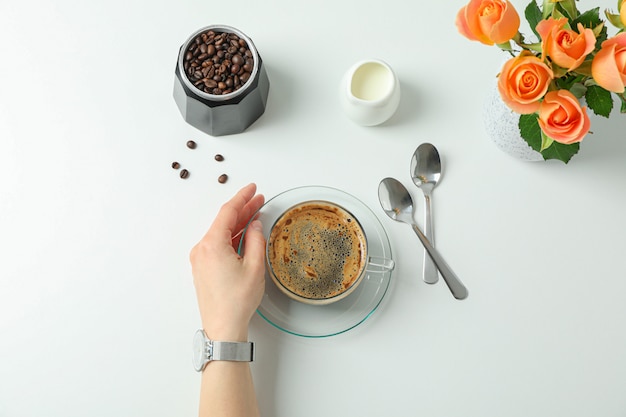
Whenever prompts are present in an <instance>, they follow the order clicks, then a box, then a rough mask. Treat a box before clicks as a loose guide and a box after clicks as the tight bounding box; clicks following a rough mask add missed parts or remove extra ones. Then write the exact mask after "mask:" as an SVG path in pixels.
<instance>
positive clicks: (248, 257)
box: [243, 220, 265, 275]
mask: <svg viewBox="0 0 626 417" xmlns="http://www.w3.org/2000/svg"><path fill="white" fill-rule="evenodd" d="M243 245H244V263H245V264H246V265H248V267H249V268H252V270H253V271H255V273H258V274H261V275H262V273H263V271H264V270H265V237H264V236H263V224H262V223H261V221H260V220H254V221H253V222H252V223H250V227H249V228H248V232H247V233H246V235H245V236H244V242H243Z"/></svg>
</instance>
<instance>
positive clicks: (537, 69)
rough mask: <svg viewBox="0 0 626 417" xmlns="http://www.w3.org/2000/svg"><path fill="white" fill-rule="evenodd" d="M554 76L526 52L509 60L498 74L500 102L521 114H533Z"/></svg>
mask: <svg viewBox="0 0 626 417" xmlns="http://www.w3.org/2000/svg"><path fill="white" fill-rule="evenodd" d="M553 77H554V74H553V73H552V70H551V69H550V68H549V67H548V66H547V65H546V64H545V63H544V62H543V61H542V60H541V59H539V58H537V57H536V56H534V55H533V54H532V53H530V52H528V51H524V52H522V53H521V54H520V55H519V56H517V57H514V58H511V59H509V60H508V61H507V62H506V63H505V64H504V66H503V67H502V71H501V72H500V76H499V78H498V90H499V91H500V96H501V97H502V101H504V102H505V103H506V105H507V106H509V107H510V108H511V109H512V110H513V111H515V112H517V113H521V114H530V113H534V112H536V111H537V110H538V109H539V100H540V99H541V98H542V97H543V95H544V94H545V93H546V91H548V86H549V85H550V81H552V78H553Z"/></svg>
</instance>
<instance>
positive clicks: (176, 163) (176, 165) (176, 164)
mask: <svg viewBox="0 0 626 417" xmlns="http://www.w3.org/2000/svg"><path fill="white" fill-rule="evenodd" d="M172 168H174V169H178V168H180V164H179V163H178V162H172Z"/></svg>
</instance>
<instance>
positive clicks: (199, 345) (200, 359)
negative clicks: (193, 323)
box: [193, 330, 207, 372]
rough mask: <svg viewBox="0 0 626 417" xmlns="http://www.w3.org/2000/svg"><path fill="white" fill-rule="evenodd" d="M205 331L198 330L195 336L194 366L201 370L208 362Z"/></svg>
mask: <svg viewBox="0 0 626 417" xmlns="http://www.w3.org/2000/svg"><path fill="white" fill-rule="evenodd" d="M205 346H206V341H205V336H204V331H202V330H198V331H197V332H196V334H195V335H194V337H193V367H194V368H195V369H196V371H198V372H200V371H201V370H202V369H203V368H204V365H205V364H206V363H207V357H206V350H205Z"/></svg>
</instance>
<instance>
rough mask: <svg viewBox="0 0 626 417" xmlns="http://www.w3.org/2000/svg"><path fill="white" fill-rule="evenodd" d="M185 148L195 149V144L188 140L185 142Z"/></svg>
mask: <svg viewBox="0 0 626 417" xmlns="http://www.w3.org/2000/svg"><path fill="white" fill-rule="evenodd" d="M187 147H188V148H189V149H196V142H194V141H193V140H188V141H187Z"/></svg>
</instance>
